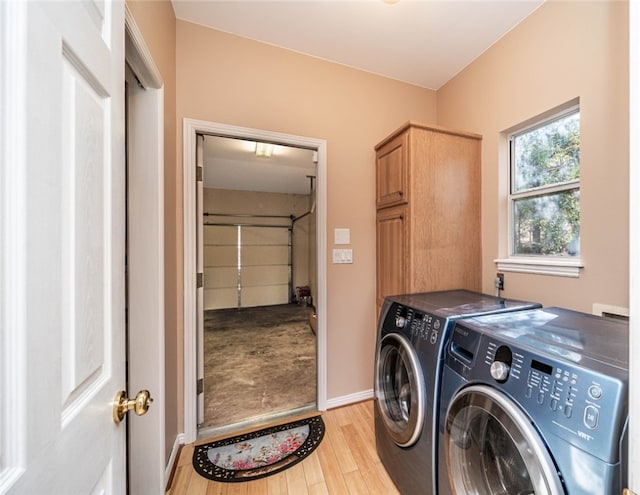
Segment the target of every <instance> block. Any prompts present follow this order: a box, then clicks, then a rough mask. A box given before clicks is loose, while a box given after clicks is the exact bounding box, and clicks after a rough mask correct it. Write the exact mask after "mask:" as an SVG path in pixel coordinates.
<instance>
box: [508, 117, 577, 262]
mask: <svg viewBox="0 0 640 495" xmlns="http://www.w3.org/2000/svg"><path fill="white" fill-rule="evenodd" d="M511 150H512V155H511V156H512V181H511V183H512V185H511V189H512V190H511V195H512V196H511V198H512V206H513V209H512V213H513V232H514V239H513V243H514V245H513V253H514V254H516V255H550V256H576V255H578V254H579V251H580V184H579V180H580V114H579V112H573V113H570V114H567V115H564V116H562V117H560V118H558V119H556V120H553V121H550V122H547V123H545V124H544V125H541V126H538V127H536V128H533V129H529V130H527V131H525V132H522V133H519V134H516V135H514V136H513V137H512V149H511Z"/></svg>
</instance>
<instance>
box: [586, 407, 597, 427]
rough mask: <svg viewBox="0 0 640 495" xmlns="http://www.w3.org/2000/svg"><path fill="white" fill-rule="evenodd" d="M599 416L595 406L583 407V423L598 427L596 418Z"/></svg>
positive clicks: (587, 425)
mask: <svg viewBox="0 0 640 495" xmlns="http://www.w3.org/2000/svg"><path fill="white" fill-rule="evenodd" d="M599 417H600V413H599V411H598V409H596V408H595V406H587V407H585V408H584V425H585V426H586V427H587V428H589V429H591V430H594V429H595V428H597V427H598V419H599Z"/></svg>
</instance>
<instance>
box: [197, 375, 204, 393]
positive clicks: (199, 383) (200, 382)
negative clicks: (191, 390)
mask: <svg viewBox="0 0 640 495" xmlns="http://www.w3.org/2000/svg"><path fill="white" fill-rule="evenodd" d="M203 393H204V378H198V380H197V381H196V395H200V394H203Z"/></svg>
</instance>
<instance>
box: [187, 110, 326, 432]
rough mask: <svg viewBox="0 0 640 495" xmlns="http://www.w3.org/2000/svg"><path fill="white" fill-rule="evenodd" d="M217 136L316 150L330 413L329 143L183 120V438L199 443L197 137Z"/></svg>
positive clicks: (321, 384)
mask: <svg viewBox="0 0 640 495" xmlns="http://www.w3.org/2000/svg"><path fill="white" fill-rule="evenodd" d="M197 133H204V134H215V135H218V136H228V137H235V138H245V139H251V140H255V141H267V142H274V143H280V144H284V145H291V146H301V147H306V148H313V149H317V150H318V170H317V177H316V188H317V189H316V198H317V203H316V215H317V217H316V218H317V238H316V242H317V265H318V295H317V299H316V312H317V314H318V328H317V335H316V339H317V346H318V347H317V365H318V369H317V373H318V374H317V376H318V387H317V388H318V390H317V407H318V409H319V410H320V411H324V410H326V409H327V309H326V308H327V280H326V279H327V276H326V273H327V247H326V246H327V228H326V224H327V200H326V198H327V142H326V141H325V140H323V139H316V138H310V137H303V136H296V135H293V134H282V133H277V132H271V131H264V130H259V129H251V128H246V127H238V126H232V125H226V124H219V123H215V122H207V121H203V120H194V119H184V121H183V134H182V138H183V144H182V146H183V150H182V151H183V215H184V216H183V220H184V301H183V303H184V366H185V368H184V380H185V381H184V401H185V402H184V437H185V442H186V443H191V442H194V441H196V439H197V435H198V425H197V394H196V378H197V368H196V363H197V343H196V341H197V328H196V325H197V320H196V289H195V287H196V275H195V274H196V247H197V246H196V201H195V199H196V197H195V168H196V153H195V150H196V134H197Z"/></svg>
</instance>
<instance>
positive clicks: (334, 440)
mask: <svg viewBox="0 0 640 495" xmlns="http://www.w3.org/2000/svg"><path fill="white" fill-rule="evenodd" d="M325 416H326V418H325ZM322 418H323V420H324V421H325V424H326V425H327V431H326V433H325V437H326V438H325V440H328V441H329V442H330V443H331V446H332V447H333V452H334V453H335V456H336V458H337V460H338V465H339V466H340V470H341V471H342V472H343V473H348V472H349V471H355V470H356V469H358V465H357V464H356V462H355V460H354V459H353V455H351V450H349V445H347V442H346V440H345V439H344V435H343V433H342V429H341V427H340V423H339V421H337V418H336V416H335V415H334V414H333V411H327V413H326V414H325V415H323V416H322ZM323 442H324V440H323Z"/></svg>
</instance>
